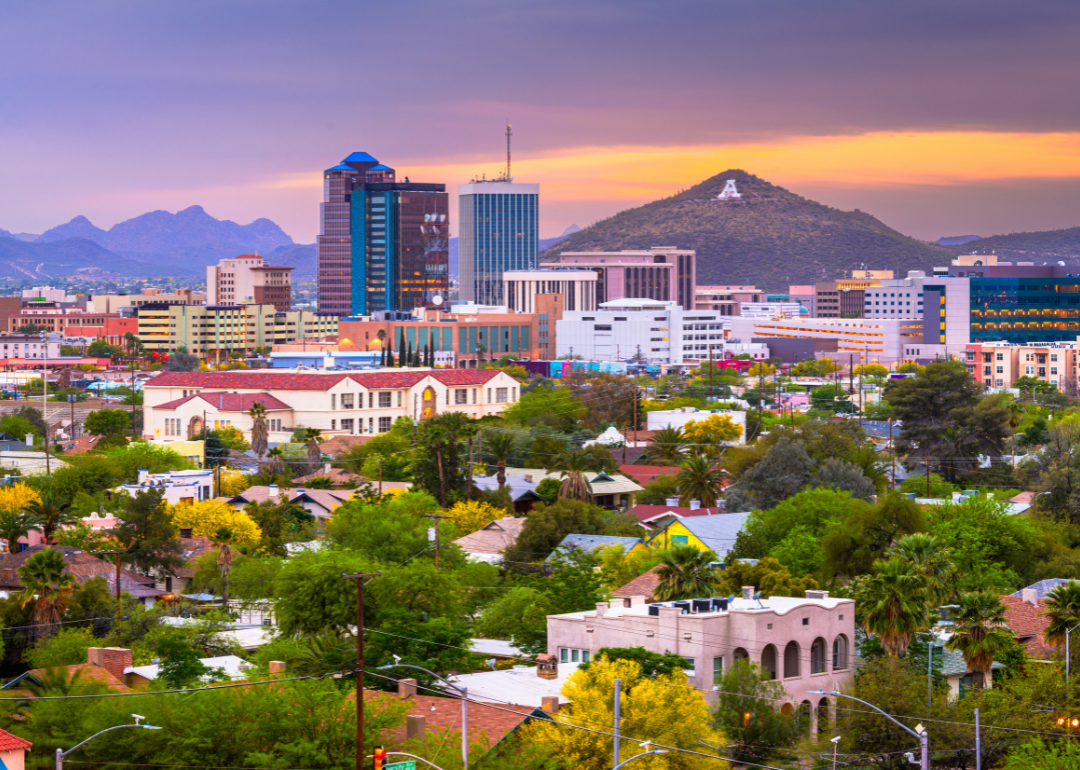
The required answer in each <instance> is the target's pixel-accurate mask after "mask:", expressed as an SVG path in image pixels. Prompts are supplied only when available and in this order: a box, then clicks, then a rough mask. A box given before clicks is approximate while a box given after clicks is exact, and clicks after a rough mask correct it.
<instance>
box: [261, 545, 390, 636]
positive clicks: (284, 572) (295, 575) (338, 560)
mask: <svg viewBox="0 0 1080 770" xmlns="http://www.w3.org/2000/svg"><path fill="white" fill-rule="evenodd" d="M376 566H377V562H374V561H372V560H370V559H368V558H366V557H364V556H362V555H360V554H357V553H351V552H348V551H336V550H331V551H307V552H304V553H302V554H300V555H298V556H294V557H293V558H291V559H289V560H288V561H286V562H285V564H284V566H283V567H282V568H281V571H280V572H279V573H278V575H277V577H276V579H275V580H274V592H275V594H276V595H277V602H276V603H275V605H274V611H275V614H276V615H277V621H278V633H279V634H281V635H282V636H303V635H308V634H315V633H318V632H320V631H322V630H324V629H332V630H339V631H342V632H348V631H349V629H351V628H354V627H355V626H356V584H355V582H354V581H351V580H342V578H341V576H342V575H344V574H352V573H356V572H375V571H377V570H376V569H375V567H376ZM365 598H366V601H365V602H364V607H365V613H366V614H365V617H370V618H371V619H374V613H375V610H376V608H375V602H374V600H373V599H372V597H371V596H370V594H369V593H366V594H365Z"/></svg>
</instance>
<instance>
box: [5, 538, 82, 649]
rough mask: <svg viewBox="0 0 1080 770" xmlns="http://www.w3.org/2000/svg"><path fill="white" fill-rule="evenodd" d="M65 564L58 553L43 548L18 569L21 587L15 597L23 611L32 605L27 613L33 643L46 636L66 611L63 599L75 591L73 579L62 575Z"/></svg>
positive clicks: (65, 603)
mask: <svg viewBox="0 0 1080 770" xmlns="http://www.w3.org/2000/svg"><path fill="white" fill-rule="evenodd" d="M67 566H68V565H67V561H65V560H64V555H63V554H62V553H60V551H55V550H53V549H52V548H46V549H45V550H44V551H38V552H37V553H35V554H34V555H33V556H31V557H30V558H29V559H27V560H26V564H24V565H23V566H21V567H19V568H18V569H17V570H16V572H18V573H19V582H21V583H22V584H23V586H24V588H23V590H22V592H21V593H20V594H19V601H20V602H21V604H22V606H23V607H26V605H28V604H30V603H31V602H33V604H34V608H33V610H32V611H31V612H30V625H31V628H30V633H31V636H32V637H33V638H34V639H35V640H37V639H45V638H47V637H48V636H50V635H51V634H52V632H53V629H54V628H55V627H56V625H57V624H58V623H59V622H60V620H61V619H62V618H63V617H64V612H66V611H67V599H68V597H70V596H71V594H72V593H73V592H74V590H75V585H76V583H75V578H74V577H72V576H71V575H67V574H64V570H65V569H67Z"/></svg>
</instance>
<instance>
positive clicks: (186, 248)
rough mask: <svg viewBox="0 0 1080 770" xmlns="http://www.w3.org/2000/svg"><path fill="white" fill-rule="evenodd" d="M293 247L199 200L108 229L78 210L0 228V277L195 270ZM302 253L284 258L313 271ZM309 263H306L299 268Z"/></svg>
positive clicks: (269, 227)
mask: <svg viewBox="0 0 1080 770" xmlns="http://www.w3.org/2000/svg"><path fill="white" fill-rule="evenodd" d="M24 236H27V237H24ZM30 240H32V241H33V242H32V243H28V242H27V241H30ZM294 246H296V244H294V243H293V240H292V238H290V237H289V236H288V235H286V234H285V232H284V231H283V230H282V229H281V228H280V227H278V226H277V225H276V224H275V223H274V222H272V221H271V220H269V219H256V220H255V221H254V222H252V223H251V224H248V225H239V224H237V223H236V222H231V221H229V220H220V219H215V218H214V217H212V216H210V215H209V214H207V213H206V211H205V210H204V209H203V207H202V206H191V207H189V208H186V209H184V210H183V211H179V212H177V213H176V214H171V213H169V212H168V211H153V212H150V213H148V214H143V215H141V216H138V217H135V218H133V219H129V220H127V221H125V222H120V223H119V224H117V225H114V226H113V227H112V228H110V229H109V230H108V231H106V230H102V229H101V228H100V227H97V226H95V225H94V224H93V223H92V222H91V221H90V220H89V219H87V218H86V217H84V216H77V217H75V218H74V219H72V220H71V221H70V222H68V223H66V224H63V225H59V226H57V227H54V228H52V229H50V230H46V231H45V232H44V233H42V234H41V235H40V236H36V237H33V236H28V234H26V233H19V234H15V233H10V232H8V231H7V230H0V263H2V264H0V276H3V275H17V276H24V277H33V278H35V279H43V278H48V277H53V276H61V275H67V274H69V273H71V272H74V271H75V270H79V269H81V268H86V267H96V268H100V269H106V270H109V271H111V272H114V273H119V274H123V275H130V276H157V275H191V276H196V275H203V274H204V273H205V270H206V266H207V265H212V264H214V263H216V262H217V261H218V260H219V259H224V258H228V257H235V256H238V255H240V254H252V253H258V254H270V253H272V252H274V251H275V250H282V249H285V250H288V249H290V248H292V247H294ZM308 249H309V250H313V249H314V247H313V246H312V247H308ZM306 255H307V252H306V251H304V250H303V247H301V251H299V252H297V253H296V254H295V255H292V256H291V257H290V258H294V259H296V260H297V265H296V267H298V268H302V269H303V270H305V271H309V272H310V274H313V273H314V269H313V264H314V260H313V259H308V257H307V256H306ZM305 260H307V262H305ZM308 263H310V265H311V266H308V267H305V265H307V264H308ZM297 272H298V273H299V272H300V270H299V269H298V271H297ZM305 274H307V273H305Z"/></svg>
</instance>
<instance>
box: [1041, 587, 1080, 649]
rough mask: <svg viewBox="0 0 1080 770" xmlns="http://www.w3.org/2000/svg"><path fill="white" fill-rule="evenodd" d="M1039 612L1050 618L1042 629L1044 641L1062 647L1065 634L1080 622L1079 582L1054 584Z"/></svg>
mask: <svg viewBox="0 0 1080 770" xmlns="http://www.w3.org/2000/svg"><path fill="white" fill-rule="evenodd" d="M1039 614H1040V615H1043V616H1045V617H1048V618H1049V619H1050V622H1049V623H1047V625H1046V628H1045V629H1043V638H1044V639H1045V640H1046V643H1047V644H1052V645H1054V646H1055V647H1064V646H1065V634H1066V633H1067V632H1068V631H1069V629H1071V628H1073V627H1074V626H1076V625H1077V624H1080V582H1075V581H1069V582H1068V583H1062V584H1061V585H1057V586H1054V588H1052V589H1051V590H1050V591H1049V592H1048V593H1047V594H1046V609H1044V610H1043V611H1042V612H1041V613H1039Z"/></svg>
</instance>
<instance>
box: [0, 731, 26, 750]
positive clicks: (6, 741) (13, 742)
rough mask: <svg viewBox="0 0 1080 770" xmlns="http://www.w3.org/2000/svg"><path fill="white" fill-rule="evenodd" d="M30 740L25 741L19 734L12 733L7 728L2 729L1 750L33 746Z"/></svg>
mask: <svg viewBox="0 0 1080 770" xmlns="http://www.w3.org/2000/svg"><path fill="white" fill-rule="evenodd" d="M33 745H34V744H32V743H31V742H30V741H24V740H23V739H22V738H20V737H19V736H17V735H12V734H11V733H9V732H8V731H7V730H0V751H15V750H17V749H28V748H30V747H31V746H33Z"/></svg>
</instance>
